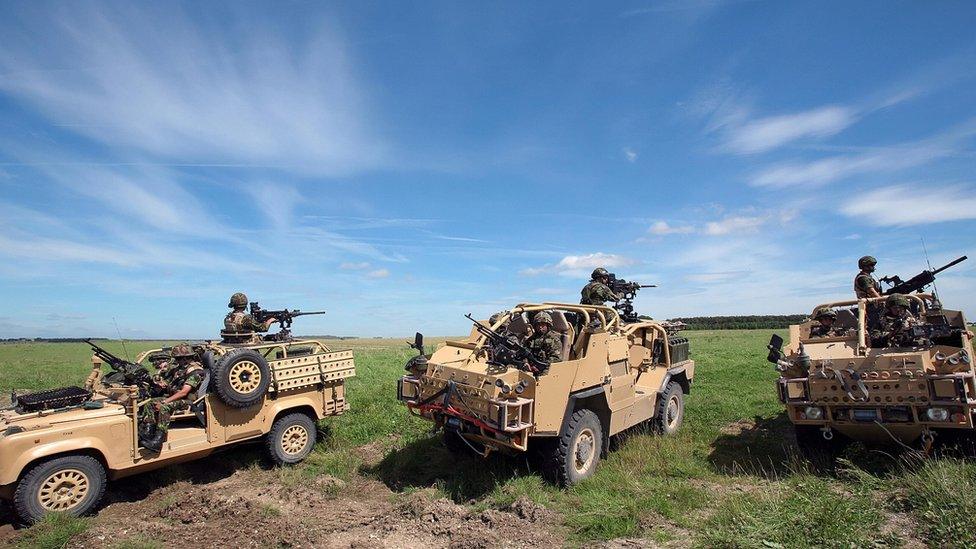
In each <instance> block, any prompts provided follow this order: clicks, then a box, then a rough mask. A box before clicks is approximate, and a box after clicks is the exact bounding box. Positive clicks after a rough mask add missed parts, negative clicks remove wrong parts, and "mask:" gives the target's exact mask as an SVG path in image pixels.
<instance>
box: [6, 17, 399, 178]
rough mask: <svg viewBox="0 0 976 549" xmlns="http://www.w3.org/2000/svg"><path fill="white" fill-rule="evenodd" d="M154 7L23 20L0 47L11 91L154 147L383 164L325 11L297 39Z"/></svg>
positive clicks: (242, 161)
mask: <svg viewBox="0 0 976 549" xmlns="http://www.w3.org/2000/svg"><path fill="white" fill-rule="evenodd" d="M145 8H146V6H139V7H138V9H137V8H136V6H126V5H115V4H113V5H106V4H90V3H81V4H62V5H61V6H60V9H58V10H54V11H45V12H44V14H43V15H44V17H41V16H38V17H33V18H32V17H29V16H28V17H24V19H23V21H20V25H19V26H20V30H19V32H13V33H12V34H11V35H8V36H7V37H6V38H7V39H6V40H4V41H3V43H2V49H0V74H2V77H0V91H2V92H3V93H5V94H7V95H8V96H10V97H13V98H15V99H16V100H18V101H19V102H21V103H22V104H25V105H29V106H31V107H33V108H35V109H37V110H38V111H39V112H41V113H42V114H43V115H45V116H46V117H48V118H49V119H50V120H51V122H52V123H54V124H56V125H58V126H59V127H60V128H61V129H62V130H65V131H71V132H75V133H77V134H79V135H82V136H84V137H87V138H90V139H92V140H94V141H97V142H99V143H103V144H106V145H109V146H111V147H114V148H117V149H120V150H124V151H132V152H136V153H140V154H143V155H149V156H153V157H156V158H164V159H171V160H176V161H180V162H195V163H208V164H234V165H258V166H261V165H270V166H277V167H282V168H287V169H291V170H296V171H302V172H309V173H316V174H324V175H335V174H345V173H350V172H353V171H357V170H363V169H371V168H373V167H376V166H379V165H382V164H383V162H384V160H383V159H384V156H385V154H386V147H385V145H384V144H383V143H382V141H381V140H380V139H379V138H377V136H376V135H375V134H374V132H373V131H372V129H371V123H370V122H369V120H368V116H367V113H368V107H367V106H366V104H365V99H364V98H365V92H364V91H363V89H362V87H361V85H360V83H359V81H358V78H357V77H356V75H355V71H354V70H353V68H352V63H351V61H350V59H349V56H348V51H347V49H346V47H345V45H344V43H343V39H342V37H341V36H340V33H339V32H338V30H337V29H336V27H335V26H334V25H331V24H330V23H329V22H328V21H327V20H323V21H319V22H318V24H316V25H315V29H316V30H315V33H314V38H312V39H308V40H305V41H304V42H303V43H301V44H300V45H299V46H297V47H296V46H292V45H291V44H289V41H293V40H294V39H295V38H297V37H298V35H295V36H289V37H287V40H286V37H285V36H282V35H279V34H276V33H274V32H271V31H269V27H267V26H260V25H246V24H245V25H228V26H223V27H222V31H224V32H226V33H228V35H227V36H224V37H222V39H221V41H220V42H218V41H216V40H215V39H214V38H213V37H212V36H211V31H209V30H207V29H205V28H203V27H202V26H200V25H199V24H197V23H195V22H191V21H190V20H189V19H188V18H186V17H184V16H183V15H182V14H181V13H180V12H179V11H178V10H164V9H145ZM7 28H8V29H10V28H11V26H8V27H7ZM234 29H240V32H238V33H235V31H234ZM299 42H301V40H300V39H299ZM292 43H294V42H292Z"/></svg>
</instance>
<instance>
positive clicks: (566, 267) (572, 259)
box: [521, 252, 637, 277]
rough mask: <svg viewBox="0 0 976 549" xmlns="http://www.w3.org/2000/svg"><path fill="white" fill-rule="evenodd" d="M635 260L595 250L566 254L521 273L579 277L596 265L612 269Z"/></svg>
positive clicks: (586, 273)
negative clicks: (585, 252)
mask: <svg viewBox="0 0 976 549" xmlns="http://www.w3.org/2000/svg"><path fill="white" fill-rule="evenodd" d="M636 263H637V261H636V260H634V259H631V258H629V257H625V256H622V255H617V254H608V253H603V252H596V253H591V254H585V255H567V256H565V257H563V258H562V259H560V260H559V262H558V263H555V264H551V265H544V266H542V267H535V268H529V269H523V270H522V271H521V274H523V275H527V276H536V275H540V274H545V273H553V274H557V275H560V276H569V277H580V276H583V275H586V276H589V274H590V271H591V270H593V269H595V268H597V267H604V268H607V269H613V268H618V267H629V266H631V265H634V264H636Z"/></svg>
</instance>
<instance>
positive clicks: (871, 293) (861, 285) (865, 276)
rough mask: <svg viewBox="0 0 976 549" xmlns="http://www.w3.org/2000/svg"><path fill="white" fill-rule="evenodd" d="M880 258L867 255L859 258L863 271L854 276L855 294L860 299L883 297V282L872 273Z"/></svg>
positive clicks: (858, 261) (859, 264)
mask: <svg viewBox="0 0 976 549" xmlns="http://www.w3.org/2000/svg"><path fill="white" fill-rule="evenodd" d="M877 264H878V260H877V259H875V258H873V257H871V256H870V255H866V256H864V257H862V258H861V259H858V260H857V266H858V268H860V269H861V272H859V273H857V276H855V277H854V295H855V296H857V298H858V299H864V298H866V297H881V284H879V283H878V281H877V280H875V279H874V277H873V276H872V275H871V273H873V272H874V267H875V265H877Z"/></svg>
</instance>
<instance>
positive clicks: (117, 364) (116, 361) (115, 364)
mask: <svg viewBox="0 0 976 549" xmlns="http://www.w3.org/2000/svg"><path fill="white" fill-rule="evenodd" d="M84 341H85V343H87V344H88V345H89V346H90V347H91V348H92V352H93V353H94V355H95V356H97V357H98V358H100V359H102V361H104V362H105V363H106V364H108V365H109V366H111V367H112V369H113V370H121V369H123V367H124V366H125V365H127V364H128V361H126V360H123V359H121V358H119V357H117V356H115V355H113V354H112V353H110V352H108V351H107V350H105V349H104V348H102V347H99V346H98V345H97V344H95V342H93V341H92V340H91V339H86V340H84Z"/></svg>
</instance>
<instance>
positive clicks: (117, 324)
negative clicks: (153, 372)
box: [112, 316, 132, 362]
mask: <svg viewBox="0 0 976 549" xmlns="http://www.w3.org/2000/svg"><path fill="white" fill-rule="evenodd" d="M112 323H113V324H115V333H116V334H118V335H119V341H120V342H122V352H123V353H125V359H126V360H128V361H129V362H132V359H131V358H129V350H128V349H126V348H125V340H124V339H122V331H121V330H119V323H118V322H117V321H116V320H115V317H114V316H113V317H112Z"/></svg>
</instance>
